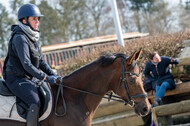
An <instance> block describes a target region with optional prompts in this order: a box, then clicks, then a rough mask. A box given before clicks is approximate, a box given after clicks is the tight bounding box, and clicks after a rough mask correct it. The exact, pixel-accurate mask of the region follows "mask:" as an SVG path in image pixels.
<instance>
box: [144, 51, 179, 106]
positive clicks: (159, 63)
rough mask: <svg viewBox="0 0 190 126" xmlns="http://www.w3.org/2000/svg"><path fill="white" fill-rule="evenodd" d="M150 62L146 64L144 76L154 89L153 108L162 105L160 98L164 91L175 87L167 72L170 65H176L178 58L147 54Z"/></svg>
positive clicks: (171, 77) (155, 53)
mask: <svg viewBox="0 0 190 126" xmlns="http://www.w3.org/2000/svg"><path fill="white" fill-rule="evenodd" d="M149 59H150V61H148V62H147V64H146V66H145V69H144V74H145V76H146V78H148V79H149V80H151V81H152V87H153V89H155V91H156V94H155V101H154V103H153V106H158V105H160V104H162V98H163V97H164V94H165V92H166V90H169V89H174V88H175V87H176V85H175V82H174V78H173V76H172V74H171V73H170V70H169V65H170V64H178V63H179V59H178V58H172V57H167V56H159V54H158V53H157V52H152V53H150V54H149Z"/></svg>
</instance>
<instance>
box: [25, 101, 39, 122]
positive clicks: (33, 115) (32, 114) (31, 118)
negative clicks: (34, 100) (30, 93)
mask: <svg viewBox="0 0 190 126" xmlns="http://www.w3.org/2000/svg"><path fill="white" fill-rule="evenodd" d="M38 118H39V107H38V106H37V105H36V104H32V105H31V106H30V108H29V111H28V113H27V116H26V122H27V126H39V122H38Z"/></svg>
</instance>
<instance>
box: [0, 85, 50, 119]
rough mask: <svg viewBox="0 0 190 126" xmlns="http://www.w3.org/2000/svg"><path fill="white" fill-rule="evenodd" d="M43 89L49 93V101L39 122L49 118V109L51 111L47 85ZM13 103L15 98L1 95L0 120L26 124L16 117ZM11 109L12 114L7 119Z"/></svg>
mask: <svg viewBox="0 0 190 126" xmlns="http://www.w3.org/2000/svg"><path fill="white" fill-rule="evenodd" d="M44 87H45V88H46V89H47V90H48V91H49V93H50V101H49V103H48V108H47V110H46V111H45V113H44V114H43V115H42V116H41V117H40V119H39V121H42V120H44V119H46V118H47V117H48V116H49V114H50V113H51V109H52V94H51V91H50V89H49V87H48V85H47V84H44ZM15 102H16V97H15V96H2V95H0V119H10V120H16V121H20V122H26V120H25V119H23V118H22V117H20V116H19V115H18V113H17V108H16V104H15ZM11 109H12V112H11V116H10V117H9V115H10V111H11Z"/></svg>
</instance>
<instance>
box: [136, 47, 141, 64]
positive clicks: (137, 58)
mask: <svg viewBox="0 0 190 126" xmlns="http://www.w3.org/2000/svg"><path fill="white" fill-rule="evenodd" d="M141 53H142V48H140V50H139V51H138V52H137V53H136V56H135V60H136V61H137V60H139V57H140V55H141Z"/></svg>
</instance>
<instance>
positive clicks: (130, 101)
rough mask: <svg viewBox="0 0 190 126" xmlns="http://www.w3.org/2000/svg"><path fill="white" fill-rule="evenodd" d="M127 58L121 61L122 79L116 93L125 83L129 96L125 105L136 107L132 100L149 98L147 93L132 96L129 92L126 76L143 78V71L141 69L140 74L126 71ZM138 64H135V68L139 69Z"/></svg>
mask: <svg viewBox="0 0 190 126" xmlns="http://www.w3.org/2000/svg"><path fill="white" fill-rule="evenodd" d="M125 61H126V59H125V58H122V61H121V77H120V81H119V85H118V87H117V90H116V93H117V92H118V90H119V88H120V87H121V84H122V82H123V85H124V88H125V93H126V96H127V100H126V101H125V105H127V104H129V105H130V106H131V107H134V105H135V102H134V100H132V98H146V97H147V93H146V92H145V93H141V94H136V95H130V91H129V87H128V83H127V81H126V74H129V76H132V75H135V76H137V77H139V76H141V71H140V68H138V69H139V73H138V74H137V73H135V72H131V71H125ZM137 66H138V65H137V63H136V64H135V67H137Z"/></svg>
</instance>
